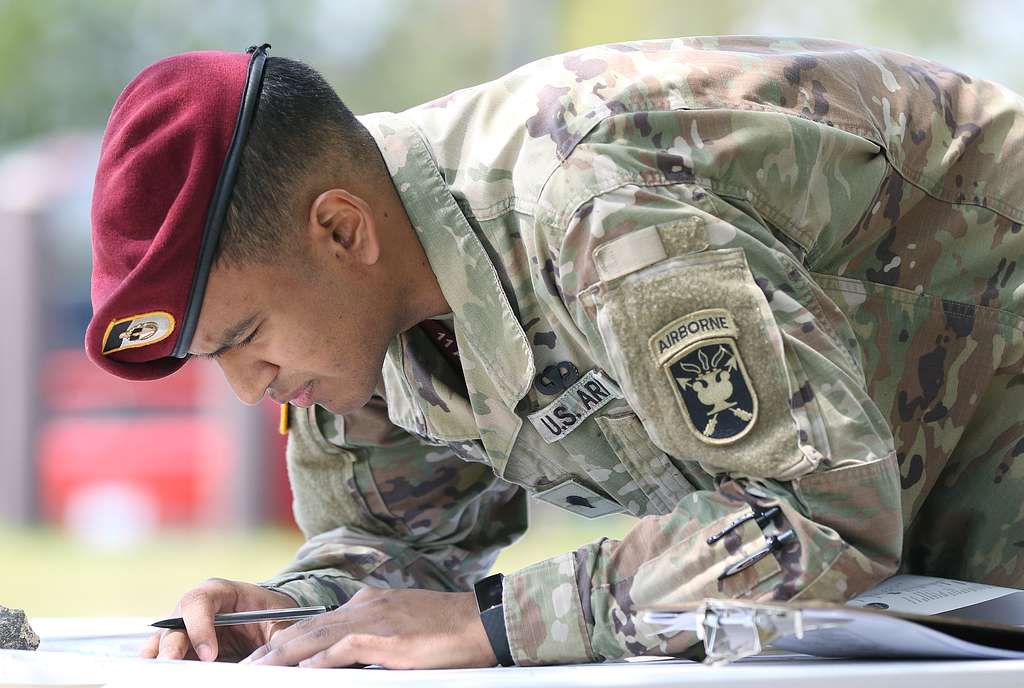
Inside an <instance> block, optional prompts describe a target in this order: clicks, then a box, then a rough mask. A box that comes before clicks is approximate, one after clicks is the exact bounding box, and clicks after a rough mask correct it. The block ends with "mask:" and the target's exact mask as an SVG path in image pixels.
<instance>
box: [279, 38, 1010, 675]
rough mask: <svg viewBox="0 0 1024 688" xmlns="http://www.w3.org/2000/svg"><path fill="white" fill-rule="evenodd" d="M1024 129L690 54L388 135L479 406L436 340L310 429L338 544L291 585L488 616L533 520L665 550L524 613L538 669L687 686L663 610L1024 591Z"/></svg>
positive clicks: (590, 57)
mask: <svg viewBox="0 0 1024 688" xmlns="http://www.w3.org/2000/svg"><path fill="white" fill-rule="evenodd" d="M1022 104H1024V103H1022V100H1021V99H1020V98H1019V97H1018V96H1016V95H1014V94H1013V93H1010V92H1008V91H1007V90H1005V89H1003V88H1001V87H999V86H997V85H994V84H991V83H987V82H983V81H978V80H975V79H971V78H969V77H967V76H965V75H963V74H959V73H957V72H955V71H952V70H950V69H948V68H946V67H943V66H940V65H938V64H935V63H933V62H929V61H925V60H920V59H916V58H911V57H908V56H905V55H901V54H897V53H892V52H886V51H880V50H870V49H863V48H858V47H856V46H850V45H844V44H839V43H834V42H827V41H818V40H804V39H800V40H791V39H770V38H694V39H679V40H664V41H649V42H638V43H627V44H618V45H609V46H603V47H596V48H590V49H586V50H581V51H577V52H573V53H569V54H566V55H560V56H556V57H552V58H549V59H545V60H541V61H539V62H536V63H533V64H530V65H526V66H525V67H522V68H521V69H518V70H516V71H514V72H512V73H511V74H509V75H507V76H505V77H503V78H501V79H498V80H496V81H493V82H490V83H487V84H483V85H481V86H477V87H474V88H468V89H465V90H462V91H459V92H456V93H454V94H452V95H449V96H447V97H445V98H442V99H440V100H437V101H434V102H431V103H427V104H425V105H423V106H420V107H417V108H414V109H412V110H409V111H407V112H405V113H402V114H397V115H396V114H374V115H369V116H366V117H364V118H363V121H364V122H365V124H366V125H367V126H368V127H369V128H370V130H371V132H372V133H373V135H374V137H375V138H376V140H377V142H378V144H379V146H380V149H381V151H382V153H383V155H384V158H385V160H386V162H387V164H388V167H389V169H390V172H391V175H392V176H393V178H394V183H395V186H396V188H397V189H398V192H399V194H400V195H401V198H402V201H403V203H404V204H405V207H406V209H407V210H408V213H409V216H410V218H411V220H412V223H413V225H414V226H415V228H416V231H417V232H418V234H419V238H420V240H421V241H422V243H423V246H424V248H425V250H426V253H427V256H428V258H429V260H430V263H431V265H432V267H433V269H434V272H435V273H436V275H437V278H438V281H439V283H440V286H441V289H442V290H443V292H444V294H445V296H446V297H447V299H448V302H449V303H450V305H451V307H452V311H453V314H452V317H451V320H450V322H449V325H450V326H451V327H453V329H454V332H455V334H456V336H457V339H458V344H459V349H460V355H461V367H462V371H461V372H459V371H457V370H455V368H454V367H453V365H452V364H451V363H450V362H449V360H448V359H447V358H446V357H445V356H444V355H443V354H442V353H441V351H440V350H439V348H438V347H436V346H435V345H434V343H433V342H432V341H431V338H430V335H428V334H427V333H426V332H425V331H423V330H422V329H420V328H414V329H413V330H410V331H409V332H406V333H403V334H402V335H401V336H399V337H398V338H396V339H395V340H394V341H393V342H392V344H391V346H390V348H389V350H388V355H387V360H386V362H385V365H384V370H383V383H382V389H381V397H380V398H378V399H375V400H374V402H373V403H371V404H370V405H369V406H367V407H366V408H364V409H363V410H361V411H359V412H358V413H355V414H352V415H351V416H347V417H344V418H341V417H335V416H332V415H331V414H329V413H327V412H325V411H324V410H323V409H318V408H316V409H313V410H310V411H309V412H308V413H307V412H305V411H303V410H299V409H294V410H293V411H292V421H293V428H292V432H291V438H290V443H289V451H288V465H289V470H290V476H291V481H292V485H293V488H294V490H295V495H296V501H295V510H296V515H297V518H298V521H299V524H300V526H301V527H302V528H303V531H304V532H305V533H306V534H307V535H308V536H309V541H308V542H307V543H306V545H305V546H304V547H303V549H302V550H301V551H300V553H299V555H298V557H297V559H296V561H295V562H294V564H293V565H292V566H291V568H290V569H288V570H287V571H286V572H285V573H284V574H282V575H281V576H280V577H278V578H276V579H274V580H272V581H268V582H267V585H271V586H276V587H277V588H278V589H280V590H283V591H285V592H288V593H289V594H291V595H293V596H294V597H295V598H296V600H298V601H299V602H301V603H304V604H305V603H309V604H312V603H324V602H331V603H333V602H337V601H344V600H345V599H347V597H348V596H350V595H351V594H352V593H353V591H355V590H356V589H358V588H359V587H360V586H362V585H365V584H370V585H377V586H393V587H422V588H431V589H439V590H465V589H468V587H469V586H470V585H471V583H472V582H473V581H474V580H476V579H478V578H479V577H481V576H482V575H484V573H485V572H486V571H487V569H488V568H489V566H490V565H491V563H492V562H493V559H494V557H495V555H496V553H497V551H498V550H499V549H500V548H501V547H504V546H506V545H508V544H509V543H510V542H512V541H513V540H514V539H515V538H516V537H517V536H518V535H519V534H520V533H521V532H522V530H523V529H524V528H525V527H526V503H525V499H526V496H527V495H535V496H539V497H540V498H541V499H546V500H547V501H551V502H552V503H556V504H559V505H560V506H563V507H565V508H568V509H570V510H572V511H575V512H577V513H581V514H584V515H587V514H590V515H598V514H602V513H608V512H611V511H615V510H624V511H626V512H628V513H630V514H633V515H635V516H636V517H637V518H638V519H639V520H638V521H637V523H636V525H635V526H634V527H633V528H632V530H631V531H630V532H629V533H628V535H627V536H626V537H624V538H623V539H622V540H621V541H613V540H608V539H603V540H601V541H598V542H594V543H592V544H590V545H587V546H585V547H582V548H580V549H578V550H576V551H574V552H568V553H566V554H564V555H562V556H558V557H555V558H553V559H550V560H547V561H542V562H539V563H537V564H534V565H532V566H529V567H527V568H525V569H523V570H520V571H516V572H514V573H512V574H510V575H508V576H507V577H506V579H505V583H504V598H503V599H504V607H505V618H506V624H507V630H508V636H509V641H510V645H511V649H512V654H513V657H514V659H515V660H516V662H517V663H519V664H545V663H561V662H578V661H595V660H601V659H606V658H607V659H610V658H619V657H623V656H628V655H637V654H664V653H679V652H681V651H682V650H684V649H685V648H686V647H687V646H689V645H690V644H692V643H693V642H694V638H693V636H692V635H690V634H679V635H676V636H674V637H666V636H659V635H657V634H656V633H655V630H654V629H653V628H651V627H648V626H646V625H645V624H644V623H642V622H641V621H640V620H639V619H638V618H637V616H636V615H635V611H636V609H637V608H639V607H643V606H645V605H651V604H656V603H673V602H683V601H689V600H694V599H698V598H703V597H746V598H756V599H763V600H771V599H777V600H779V599H811V598H815V599H824V600H843V599H845V598H847V597H849V596H852V595H854V594H856V593H858V592H859V591H862V590H864V589H865V588H867V587H869V586H871V585H873V584H875V583H877V582H878V581H880V580H881V579H883V578H885V577H887V576H889V575H891V574H893V573H894V572H896V571H897V570H898V568H899V567H900V565H901V561H902V562H903V569H904V570H906V571H909V572H917V573H929V574H936V575H944V576H951V577H959V578H967V579H974V580H981V581H986V582H989V583H995V584H1003V585H1021V584H1024V557H1021V555H1020V554H1019V552H1020V547H1021V546H1022V545H1024V532H1022V525H1021V524H1022V516H1021V511H1022V510H1024V506H1022V504H1024V501H1022V500H1021V499H1020V495H1021V489H1020V487H1021V485H1022V484H1024V482H1022V479H1024V462H1022V463H1021V464H1019V465H1018V464H1015V463H1014V459H1015V457H1017V456H1018V455H1019V454H1021V453H1022V452H1024V439H1022V436H1024V417H1022V416H1021V413H1020V409H1021V408H1024V376H1022V357H1024V347H1022V326H1024V320H1022V309H1024V286H1022V282H1021V279H1022V277H1024V270H1016V260H1017V257H1018V255H1019V254H1020V253H1021V250H1022V248H1024V242H1022V239H1021V231H1020V230H1021V222H1022V220H1024V210H1022V197H1024V191H1022V180H1021V173H1020V171H1019V168H1017V167H1016V163H1015V161H1019V160H1020V156H1021V153H1022V140H1024V118H1022V117H1021V116H1020V113H1021V112H1022V111H1024V110H1022ZM1000 172H1002V174H1000ZM1015 189H1016V190H1015ZM384 399H386V402H385V401H384ZM773 506H777V507H779V510H778V511H777V513H776V512H773V511H769V512H768V514H766V515H765V516H763V517H762V518H759V519H754V518H752V517H753V516H755V515H759V514H765V512H766V510H769V509H770V508H771V507H773ZM901 507H902V508H901ZM773 513H776V515H774V516H771V514H773ZM785 533H790V535H789V536H788V539H786V537H785V536H784V537H782V539H781V540H780V541H779V542H778V543H776V544H777V545H781V546H777V547H776V548H775V549H774V550H773V551H771V552H770V553H769V554H768V555H767V556H763V557H761V558H760V559H758V560H756V562H755V563H754V564H753V565H751V566H748V567H747V568H744V569H742V570H740V571H738V572H736V573H733V574H732V575H723V573H724V572H725V570H726V568H727V567H729V566H731V565H734V564H736V563H737V562H739V561H742V560H744V559H745V558H748V557H749V556H750V555H751V554H752V553H754V552H756V551H757V550H759V549H761V548H763V547H765V546H766V543H770V542H772V540H773V538H779V536H780V535H782V534H785ZM716 535H718V536H719V537H718V538H717V539H715V538H714V537H713V536H716ZM709 538H712V542H711V543H710V544H709ZM901 554H902V559H901Z"/></svg>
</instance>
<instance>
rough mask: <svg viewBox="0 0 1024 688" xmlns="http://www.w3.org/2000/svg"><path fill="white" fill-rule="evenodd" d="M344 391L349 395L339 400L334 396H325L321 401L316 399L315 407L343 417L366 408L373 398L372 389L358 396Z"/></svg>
mask: <svg viewBox="0 0 1024 688" xmlns="http://www.w3.org/2000/svg"><path fill="white" fill-rule="evenodd" d="M346 391H348V392H349V394H348V395H347V396H345V397H341V398H339V397H337V396H334V395H327V394H325V395H324V397H323V398H322V399H317V400H316V402H315V403H316V405H317V406H320V407H322V408H325V409H327V410H328V411H330V412H331V413H333V414H335V415H338V416H344V415H346V414H349V413H354V412H355V411H358V410H359V409H361V408H363V407H364V406H366V404H367V402H368V401H370V397H372V396H373V388H372V387H371V388H370V389H369V390H368V391H367V392H366V393H365V394H359V395H352V394H351V392H352V390H351V389H349V390H346Z"/></svg>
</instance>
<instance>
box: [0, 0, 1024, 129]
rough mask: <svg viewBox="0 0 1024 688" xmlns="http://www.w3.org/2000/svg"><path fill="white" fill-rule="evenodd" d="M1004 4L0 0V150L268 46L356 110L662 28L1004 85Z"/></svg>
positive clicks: (1004, 0)
mask: <svg viewBox="0 0 1024 688" xmlns="http://www.w3.org/2000/svg"><path fill="white" fill-rule="evenodd" d="M1018 9H1019V7H1018V5H1017V3H1016V2H1014V1H1013V0H973V1H972V2H970V3H967V2H955V1H953V0H901V1H900V2H898V3H897V2H892V1H891V0H859V1H858V2H854V3H850V2H839V1H837V0H820V1H819V2H813V3H808V2H805V1H803V0H767V1H766V2H762V3H750V2H746V1H744V0H716V2H704V1H700V2H698V1H693V0H633V1H631V2H622V1H621V0H482V1H481V0H374V1H373V2H365V1H364V0H291V1H289V2H269V1H263V2H257V1H247V0H176V1H175V2H165V1H162V0H81V1H74V0H0V94H2V96H0V146H2V145H3V144H5V143H11V142H14V141H18V140H21V139H25V138H29V137H34V136H38V135H40V134H43V133H46V132H52V131H58V130H65V129H90V130H99V129H101V128H102V127H103V124H104V122H105V120H106V117H107V114H108V113H109V111H110V106H111V104H112V103H113V101H114V99H115V98H116V96H117V94H118V92H119V91H120V89H121V88H122V87H123V85H124V84H125V83H127V82H128V81H129V80H130V79H131V78H132V77H133V76H134V75H135V74H136V73H137V72H138V71H139V70H141V69H142V68H143V67H144V66H145V65H147V64H149V63H151V62H153V61H155V60H157V59H159V58H161V57H164V56H166V55H170V54H173V53H177V52H183V51H187V50H199V49H220V50H241V49H244V48H245V47H246V46H248V45H250V44H252V43H257V42H262V41H267V42H270V43H272V44H273V46H274V50H273V54H275V55H286V56H289V57H294V58H297V59H301V60H304V61H306V62H309V63H310V64H312V65H313V66H315V67H317V68H318V69H320V70H321V71H322V72H324V74H325V75H326V76H327V77H328V78H329V79H330V80H331V82H332V83H333V84H334V85H335V86H336V88H337V89H338V91H339V93H341V95H342V98H343V99H344V100H346V101H347V102H348V104H349V105H350V107H352V108H353V110H355V111H356V112H368V111H374V110H400V109H404V108H407V107H410V106H412V105H416V104H418V103H420V102H424V101H427V100H431V99H433V98H436V97H438V96H441V95H444V94H446V93H448V92H450V91H453V90H456V89H458V88H462V87H465V86H469V85H472V84H475V83H479V82H481V81H486V80H488V79H492V78H494V77H496V76H498V75H500V74H502V73H504V72H506V71H509V70H510V69H512V68H514V67H516V66H519V65H521V64H523V63H525V62H528V61H530V60H533V59H536V58H538V57H542V56H544V55H548V54H551V53H556V52H560V51H563V50H568V49H572V48H578V47H582V46H585V45H589V44H595V43H602V42H611V41H623V40H630V39H638V38H652V37H664V36H675V35H710V34H720V33H760V34H765V33H768V34H779V35H796V34H799V35H816V36H824V37H832V38H839V39H844V40H849V41H853V42H864V43H872V44H876V45H882V46H885V47H889V48H894V49H897V50H902V51H904V52H911V53H916V54H920V55H923V56H925V57H931V58H933V59H938V60H940V61H944V62H947V63H949V64H951V65H953V66H955V67H957V68H960V69H962V70H963V71H966V72H968V73H974V74H976V75H979V76H986V77H989V78H995V79H997V80H1001V81H1004V82H1006V83H1007V84H1008V85H1010V86H1011V87H1015V88H1017V89H1021V88H1024V75H1021V74H1020V72H1019V70H1018V69H1016V65H1017V64H1020V62H1021V58H1022V57H1024V47H1022V46H1021V41H1019V40H1018V38H1017V36H1016V35H1015V34H1016V31H1015V30H1014V27H1015V26H1016V27H1018V28H1019V21H1018V20H1017V19H1016V16H1017V11H1018Z"/></svg>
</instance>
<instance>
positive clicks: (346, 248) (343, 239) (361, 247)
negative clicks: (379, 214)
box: [306, 189, 380, 265]
mask: <svg viewBox="0 0 1024 688" xmlns="http://www.w3.org/2000/svg"><path fill="white" fill-rule="evenodd" d="M306 229H307V233H308V235H309V236H308V239H309V240H310V241H311V242H312V245H313V248H314V250H315V251H326V252H329V253H330V255H331V257H333V258H335V259H336V260H340V261H342V262H355V263H360V264H363V265H373V264H375V263H376V262H377V261H378V260H379V258H380V237H379V235H378V232H377V224H376V222H375V221H374V217H373V212H372V210H371V208H370V205H369V203H367V202H366V201H365V200H364V199H363V198H361V197H360V196H357V195H355V194H353V193H352V192H350V191H347V190H345V189H329V190H327V191H324V192H323V193H322V194H320V195H319V196H317V197H316V199H315V200H314V201H313V204H312V205H311V206H310V208H309V217H308V220H307V228H306Z"/></svg>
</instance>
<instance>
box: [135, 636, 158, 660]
mask: <svg viewBox="0 0 1024 688" xmlns="http://www.w3.org/2000/svg"><path fill="white" fill-rule="evenodd" d="M162 635H163V633H161V632H158V633H154V634H153V635H151V636H149V637H148V638H146V642H144V643H143V644H142V647H140V648H139V657H142V658H143V659H153V658H154V657H156V655H157V653H158V652H160V638H161V637H162Z"/></svg>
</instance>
